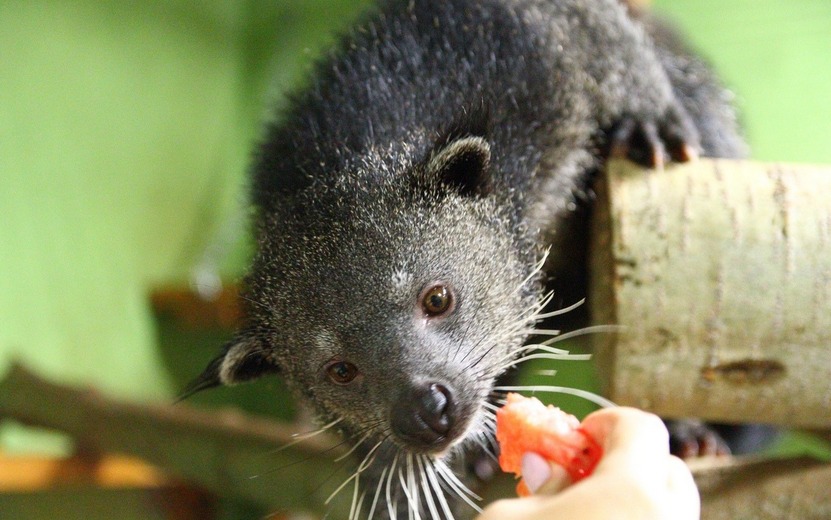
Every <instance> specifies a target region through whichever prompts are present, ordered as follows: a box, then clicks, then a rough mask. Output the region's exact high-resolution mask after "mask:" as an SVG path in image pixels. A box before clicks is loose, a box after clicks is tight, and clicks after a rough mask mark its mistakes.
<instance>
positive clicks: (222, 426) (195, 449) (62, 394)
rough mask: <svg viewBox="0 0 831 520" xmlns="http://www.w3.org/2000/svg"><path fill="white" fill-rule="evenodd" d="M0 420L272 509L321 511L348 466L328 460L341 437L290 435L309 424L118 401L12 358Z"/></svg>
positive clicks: (337, 504)
mask: <svg viewBox="0 0 831 520" xmlns="http://www.w3.org/2000/svg"><path fill="white" fill-rule="evenodd" d="M0 418H11V419H15V420H18V421H21V422H23V423H26V424H30V425H34V426H41V427H46V428H50V429H54V430H59V431H62V432H65V433H67V434H69V435H70V436H71V437H72V438H73V439H74V440H75V441H76V442H77V444H78V445H79V446H81V447H82V448H83V450H82V451H83V452H85V453H101V454H104V453H118V454H128V455H132V456H136V457H140V458H141V459H143V460H146V461H149V462H151V463H153V464H154V465H156V466H158V467H161V468H163V469H164V470H165V471H168V472H170V474H172V475H174V476H177V477H180V478H184V479H186V480H187V481H189V482H192V483H195V484H197V485H198V486H200V487H202V488H204V489H206V490H209V491H211V492H214V493H216V494H218V495H222V496H231V497H236V498H241V499H245V500H249V501H251V502H254V503H257V504H260V505H262V506H266V507H269V508H275V509H277V510H280V511H286V510H295V511H296V510H306V511H317V512H322V511H324V510H326V507H325V506H324V505H323V503H324V501H325V499H326V498H327V497H328V495H329V494H330V493H331V492H332V491H333V489H334V488H336V487H337V486H338V485H339V484H340V483H341V482H343V481H344V480H345V479H346V478H347V477H348V476H349V475H350V470H354V468H353V467H352V466H350V465H348V464H347V463H344V462H341V463H337V462H335V459H336V458H337V457H338V456H339V455H341V454H343V453H344V452H345V451H346V450H345V448H346V447H345V446H344V445H343V444H342V443H341V441H340V440H339V439H335V438H333V437H331V436H327V435H319V436H314V437H311V438H308V439H306V440H304V441H303V442H299V443H295V442H294V441H297V440H298V439H297V438H296V437H295V436H294V434H295V433H298V432H304V431H308V430H309V426H308V425H304V426H299V425H294V426H292V425H288V424H283V423H278V422H275V421H273V420H268V419H265V418H255V417H250V416H247V415H245V414H242V413H240V412H237V411H234V410H223V411H200V410H195V409H193V408H191V407H189V406H187V405H186V404H177V405H141V404H135V403H128V402H123V401H119V400H116V399H112V398H108V397H106V396H104V395H101V394H100V393H99V392H96V391H94V390H90V389H80V388H74V387H69V386H64V385H59V384H55V383H52V382H50V381H47V380H44V379H42V378H40V377H38V376H36V375H34V374H32V373H31V372H29V371H27V370H26V369H24V368H23V367H21V366H20V365H13V366H12V368H11V369H10V370H9V371H8V372H7V374H6V375H5V377H4V378H3V379H2V381H0ZM281 448H283V449H281ZM349 491H351V489H349V490H347V491H345V492H343V493H341V494H340V495H339V497H338V498H339V500H336V501H334V502H333V507H334V508H335V509H334V511H343V510H344V509H343V508H346V509H345V510H346V511H348V507H349V501H350V499H351V496H348V495H350V493H349ZM339 508H340V509H339ZM336 516H337V514H336Z"/></svg>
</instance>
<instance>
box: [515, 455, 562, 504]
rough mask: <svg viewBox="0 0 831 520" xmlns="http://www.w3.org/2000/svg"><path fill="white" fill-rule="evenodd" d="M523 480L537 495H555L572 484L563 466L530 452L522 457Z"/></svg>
mask: <svg viewBox="0 0 831 520" xmlns="http://www.w3.org/2000/svg"><path fill="white" fill-rule="evenodd" d="M522 480H523V481H524V482H525V485H526V486H527V487H528V490H529V491H531V493H533V494H535V495H541V494H542V495H553V494H555V493H557V492H559V491H561V490H562V489H564V488H565V487H567V486H568V485H569V484H571V478H569V476H568V473H567V472H566V470H565V469H564V468H563V467H562V466H559V465H557V464H552V463H551V462H548V461H547V460H545V459H544V458H543V457H542V456H540V455H539V454H537V453H534V452H530V451H529V452H527V453H525V454H524V455H523V456H522Z"/></svg>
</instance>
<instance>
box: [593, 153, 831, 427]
mask: <svg viewBox="0 0 831 520" xmlns="http://www.w3.org/2000/svg"><path fill="white" fill-rule="evenodd" d="M591 249H592V252H591V262H592V264H591V278H592V283H591V289H590V300H591V310H592V314H593V319H594V321H596V322H598V323H617V324H620V325H622V326H623V332H622V333H620V334H618V335H617V336H616V337H609V336H607V337H606V338H605V339H603V340H601V342H600V344H599V345H598V351H597V359H598V364H599V367H600V371H601V374H602V377H603V379H604V382H605V385H606V393H607V395H608V396H609V397H610V398H611V399H612V400H614V401H616V402H618V403H621V404H629V405H633V406H637V407H640V408H645V409H649V410H652V411H655V412H657V413H659V414H661V415H663V416H666V417H689V416H695V417H701V418H704V419H707V420H719V421H727V422H762V423H775V424H785V425H789V426H796V427H805V428H816V429H824V430H825V429H829V428H831V348H829V346H831V168H824V169H823V168H819V167H809V166H783V165H765V164H754V163H751V162H735V161H705V160H702V161H699V162H697V163H693V164H689V165H684V166H672V167H668V168H667V169H666V170H665V171H657V172H644V171H642V170H639V169H637V168H635V167H634V166H633V165H631V164H628V163H623V162H614V163H612V164H611V165H610V167H609V168H608V172H607V174H606V176H605V178H604V179H603V181H602V182H600V183H599V186H598V204H597V210H596V215H595V221H594V227H593V236H592V245H591Z"/></svg>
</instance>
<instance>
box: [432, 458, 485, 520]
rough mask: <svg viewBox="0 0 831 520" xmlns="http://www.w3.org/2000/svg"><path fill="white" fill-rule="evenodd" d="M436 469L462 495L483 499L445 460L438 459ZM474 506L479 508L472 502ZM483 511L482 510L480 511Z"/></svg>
mask: <svg viewBox="0 0 831 520" xmlns="http://www.w3.org/2000/svg"><path fill="white" fill-rule="evenodd" d="M435 468H436V470H438V472H439V474H440V475H442V476H444V478H445V481H446V482H447V483H448V485H450V486H451V487H452V488H453V489H454V490H455V491H456V492H461V496H462V497H463V498H464V496H469V497H470V498H472V499H474V500H482V497H480V496H479V495H477V494H476V493H474V492H473V491H471V490H470V489H469V488H468V487H467V486H466V485H464V484H463V483H462V481H461V480H459V477H457V476H456V474H455V473H453V470H452V469H450V467H448V466H447V464H445V463H444V461H440V460H437V461H436V464H435ZM471 505H472V506H474V507H476V508H478V506H476V505H475V504H471ZM479 512H480V513H481V511H479Z"/></svg>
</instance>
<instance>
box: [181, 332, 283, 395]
mask: <svg viewBox="0 0 831 520" xmlns="http://www.w3.org/2000/svg"><path fill="white" fill-rule="evenodd" d="M279 370H280V369H279V367H278V366H277V363H276V361H275V360H274V358H273V353H272V351H271V350H270V349H267V348H265V347H264V346H263V345H262V343H260V341H259V340H257V339H255V338H252V337H247V336H241V337H237V338H235V339H234V340H232V341H231V342H229V343H228V344H227V345H225V349H224V350H223V352H222V354H220V355H219V356H217V357H216V358H214V359H213V360H212V361H211V362H210V363H209V364H208V366H207V367H206V368H205V370H204V371H203V372H202V373H201V374H200V375H199V376H198V377H197V378H196V379H194V380H193V381H192V382H191V383H190V384H189V385H188V386H187V388H185V390H184V391H183V392H182V394H181V395H180V396H179V397H178V399H177V402H178V401H181V400H183V399H186V398H188V397H190V396H191V395H193V394H195V393H197V392H201V391H202V390H207V389H209V388H214V387H216V386H220V385H226V386H231V385H235V384H237V383H244V382H246V381H251V380H253V379H257V378H259V377H261V376H264V375H266V374H273V373H277V372H279Z"/></svg>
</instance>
